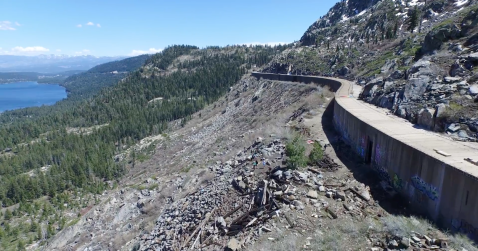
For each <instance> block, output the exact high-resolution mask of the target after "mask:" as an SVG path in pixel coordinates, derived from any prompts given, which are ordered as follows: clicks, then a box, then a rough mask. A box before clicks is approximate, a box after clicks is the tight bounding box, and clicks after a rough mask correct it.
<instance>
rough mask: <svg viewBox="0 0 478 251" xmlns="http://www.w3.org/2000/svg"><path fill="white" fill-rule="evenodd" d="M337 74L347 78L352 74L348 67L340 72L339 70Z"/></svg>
mask: <svg viewBox="0 0 478 251" xmlns="http://www.w3.org/2000/svg"><path fill="white" fill-rule="evenodd" d="M337 73H338V74H339V75H340V76H346V75H348V74H349V73H350V69H349V68H348V67H347V66H343V67H342V68H340V69H339V70H337Z"/></svg>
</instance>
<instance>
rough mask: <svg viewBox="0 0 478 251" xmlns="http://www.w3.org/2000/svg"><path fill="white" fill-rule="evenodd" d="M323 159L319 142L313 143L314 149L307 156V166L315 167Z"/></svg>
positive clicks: (322, 151)
mask: <svg viewBox="0 0 478 251" xmlns="http://www.w3.org/2000/svg"><path fill="white" fill-rule="evenodd" d="M323 157H324V150H322V146H321V145H320V143H319V142H314V148H313V149H312V151H311V152H310V154H309V164H310V165H315V164H317V162H319V161H320V160H322V158H323Z"/></svg>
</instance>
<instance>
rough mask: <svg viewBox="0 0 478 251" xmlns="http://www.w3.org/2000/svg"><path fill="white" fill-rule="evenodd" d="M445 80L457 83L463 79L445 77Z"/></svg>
mask: <svg viewBox="0 0 478 251" xmlns="http://www.w3.org/2000/svg"><path fill="white" fill-rule="evenodd" d="M444 80H445V82H447V83H455V82H458V81H461V77H445V78H444Z"/></svg>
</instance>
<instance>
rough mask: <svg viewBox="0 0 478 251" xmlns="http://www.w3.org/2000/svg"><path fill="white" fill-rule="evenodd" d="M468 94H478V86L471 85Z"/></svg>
mask: <svg viewBox="0 0 478 251" xmlns="http://www.w3.org/2000/svg"><path fill="white" fill-rule="evenodd" d="M468 92H470V94H471V95H476V94H478V84H474V85H471V86H470V88H469V89H468Z"/></svg>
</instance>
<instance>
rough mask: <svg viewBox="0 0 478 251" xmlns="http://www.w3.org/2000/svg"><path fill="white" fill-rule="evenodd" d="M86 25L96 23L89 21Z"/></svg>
mask: <svg viewBox="0 0 478 251" xmlns="http://www.w3.org/2000/svg"><path fill="white" fill-rule="evenodd" d="M86 25H95V24H94V23H93V22H88V23H86Z"/></svg>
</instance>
